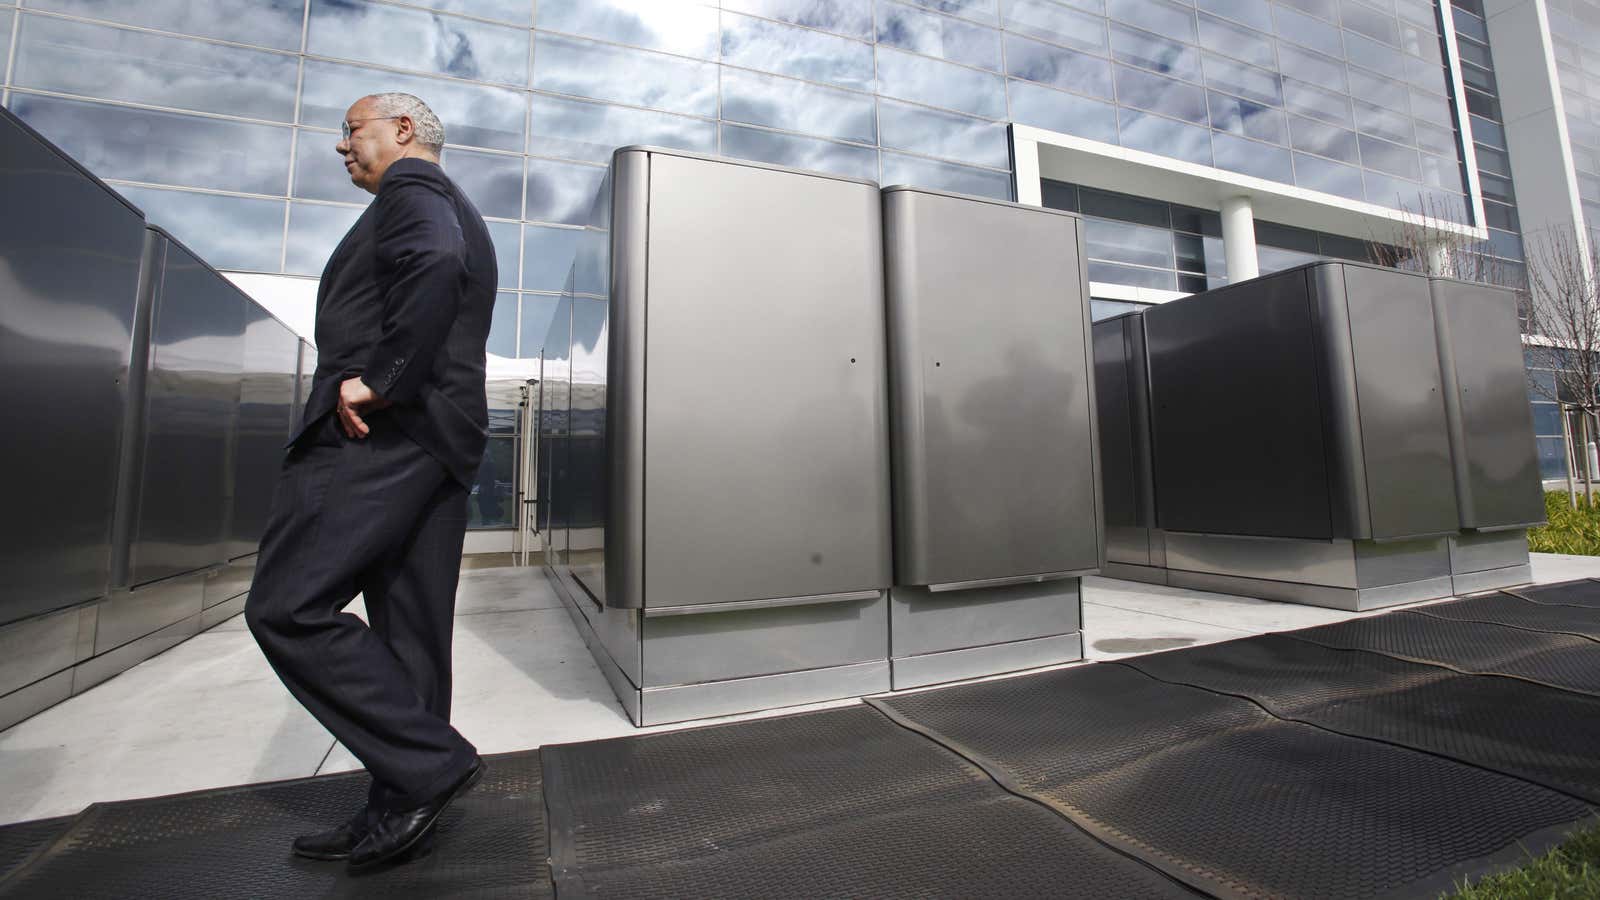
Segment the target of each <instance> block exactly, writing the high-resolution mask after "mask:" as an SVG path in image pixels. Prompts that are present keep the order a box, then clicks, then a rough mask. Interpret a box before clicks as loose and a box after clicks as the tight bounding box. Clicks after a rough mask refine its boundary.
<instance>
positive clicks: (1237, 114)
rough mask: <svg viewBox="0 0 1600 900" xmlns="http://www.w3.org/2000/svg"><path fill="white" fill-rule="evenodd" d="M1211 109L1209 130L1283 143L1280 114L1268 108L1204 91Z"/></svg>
mask: <svg viewBox="0 0 1600 900" xmlns="http://www.w3.org/2000/svg"><path fill="white" fill-rule="evenodd" d="M1206 93H1207V96H1206V101H1207V103H1208V105H1209V106H1210V107H1211V127H1212V128H1215V129H1217V130H1218V131H1226V132H1230V133H1232V134H1242V135H1244V136H1245V137H1250V138H1255V139H1256V140H1259V141H1271V142H1272V143H1274V144H1282V143H1284V140H1285V137H1284V127H1283V112H1282V111H1281V110H1277V109H1273V108H1272V107H1270V106H1262V105H1261V104H1259V103H1251V102H1250V101H1248V100H1240V99H1239V98H1237V97H1230V96H1228V95H1227V94H1219V93H1217V92H1216V91H1207V92H1206Z"/></svg>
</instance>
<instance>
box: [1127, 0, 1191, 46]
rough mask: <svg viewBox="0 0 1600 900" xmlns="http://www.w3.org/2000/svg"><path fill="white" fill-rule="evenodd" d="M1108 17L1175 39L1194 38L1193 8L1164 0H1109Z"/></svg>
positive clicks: (1187, 39)
mask: <svg viewBox="0 0 1600 900" xmlns="http://www.w3.org/2000/svg"><path fill="white" fill-rule="evenodd" d="M1107 9H1108V11H1109V13H1110V15H1111V18H1113V19H1115V20H1117V21H1118V22H1125V23H1127V24H1129V25H1137V26H1138V27H1140V28H1143V29H1144V30H1145V31H1153V32H1155V33H1156V34H1159V35H1163V36H1165V37H1169V38H1172V39H1173V40H1178V41H1187V42H1189V43H1191V44H1192V43H1194V42H1195V25H1194V10H1193V9H1192V8H1190V7H1187V6H1180V5H1178V4H1176V3H1167V2H1165V0H1110V2H1109V3H1108V5H1107Z"/></svg>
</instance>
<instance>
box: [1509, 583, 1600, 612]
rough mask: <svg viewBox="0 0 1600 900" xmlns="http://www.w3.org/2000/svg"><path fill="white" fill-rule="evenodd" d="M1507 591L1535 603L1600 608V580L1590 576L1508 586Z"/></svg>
mask: <svg viewBox="0 0 1600 900" xmlns="http://www.w3.org/2000/svg"><path fill="white" fill-rule="evenodd" d="M1506 593H1508V594H1515V595H1517V596H1518V597H1521V598H1523V599H1524V600H1532V601H1533V602H1535V603H1550V604H1554V605H1557V606H1586V607H1588V608H1589V609H1600V582H1597V581H1595V580H1593V579H1589V578H1583V579H1579V580H1577V581H1563V582H1561V583H1560V584H1540V585H1529V586H1527V587H1519V588H1508V589H1507V590H1506Z"/></svg>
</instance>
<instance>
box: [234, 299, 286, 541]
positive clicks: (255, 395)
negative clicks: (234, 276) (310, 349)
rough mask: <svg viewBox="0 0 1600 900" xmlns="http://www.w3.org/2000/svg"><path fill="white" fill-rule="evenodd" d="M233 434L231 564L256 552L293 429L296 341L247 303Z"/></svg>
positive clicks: (250, 302)
mask: <svg viewBox="0 0 1600 900" xmlns="http://www.w3.org/2000/svg"><path fill="white" fill-rule="evenodd" d="M244 304H245V324H244V346H243V351H244V353H243V371H242V373H241V381H240V384H239V412H238V431H237V437H236V439H235V441H234V452H233V516H232V519H231V522H230V523H229V529H228V550H227V555H228V557H229V558H230V559H233V558H237V557H240V556H245V555H247V554H250V553H254V552H255V551H256V546H257V545H258V544H259V543H260V542H261V535H262V533H263V532H264V531H265V530H266V526H267V514H268V512H269V511H270V509H271V506H272V491H273V488H274V486H276V484H277V481H278V470H279V468H280V467H281V466H282V464H283V455H284V446H283V445H284V443H285V442H286V441H288V439H289V429H290V427H291V426H292V424H293V421H294V420H293V415H294V405H295V392H296V390H297V386H296V384H295V370H296V367H297V366H298V363H299V354H300V339H299V338H298V337H296V336H295V334H294V332H292V331H290V330H289V328H288V326H286V325H284V324H283V323H282V322H279V321H278V320H277V319H275V318H273V317H272V316H271V315H269V314H268V313H267V311H266V310H264V309H262V308H261V307H260V306H257V305H256V303H255V302H254V301H252V300H248V299H246V300H245V301H244Z"/></svg>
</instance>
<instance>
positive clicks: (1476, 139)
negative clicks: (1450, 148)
mask: <svg viewBox="0 0 1600 900" xmlns="http://www.w3.org/2000/svg"><path fill="white" fill-rule="evenodd" d="M1450 5H1451V7H1452V18H1453V19H1454V21H1455V29H1456V48H1457V50H1458V51H1459V53H1460V54H1461V80H1462V83H1463V85H1464V87H1465V89H1466V103H1467V113H1468V121H1469V124H1470V126H1471V128H1472V141H1473V155H1474V156H1475V157H1476V158H1477V162H1478V184H1479V187H1480V188H1481V190H1482V193H1483V224H1484V225H1486V226H1488V229H1489V242H1488V244H1487V245H1486V249H1487V251H1488V255H1489V256H1490V258H1491V260H1492V262H1490V263H1489V265H1488V267H1487V268H1488V271H1487V272H1485V273H1484V274H1485V275H1486V276H1488V277H1489V278H1491V279H1492V280H1495V281H1498V282H1500V283H1502V284H1506V285H1510V286H1512V287H1519V288H1520V287H1524V286H1526V284H1527V280H1528V270H1527V265H1526V262H1525V260H1524V251H1523V246H1522V224H1521V222H1520V221H1519V220H1518V218H1517V205H1516V204H1517V194H1516V190H1515V189H1514V187H1513V185H1512V182H1511V154H1510V152H1509V151H1508V150H1507V149H1506V132H1505V124H1504V119H1503V117H1502V113H1501V111H1500V86H1499V83H1498V82H1496V81H1495V77H1494V57H1493V55H1492V54H1491V53H1490V52H1489V32H1488V27H1487V26H1486V25H1485V24H1484V19H1483V0H1451V4H1450Z"/></svg>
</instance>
